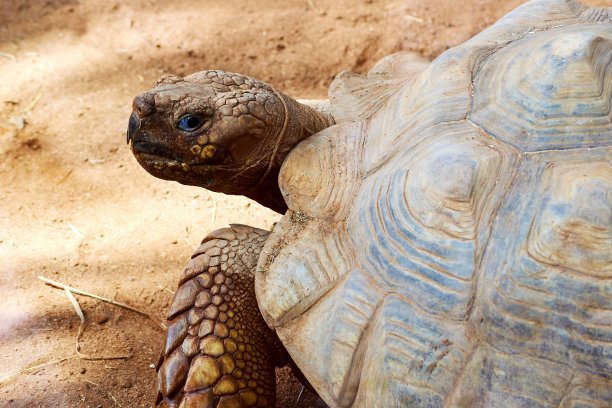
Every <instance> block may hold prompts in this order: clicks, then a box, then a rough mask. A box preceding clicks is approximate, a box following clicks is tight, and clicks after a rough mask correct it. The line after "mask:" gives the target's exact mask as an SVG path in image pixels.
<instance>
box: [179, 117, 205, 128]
mask: <svg viewBox="0 0 612 408" xmlns="http://www.w3.org/2000/svg"><path fill="white" fill-rule="evenodd" d="M200 126H202V118H200V117H199V116H195V115H185V116H183V117H182V118H181V119H180V120H179V122H178V124H177V125H176V127H178V128H179V129H181V130H186V131H187V132H191V131H194V130H196V129H197V128H199V127H200Z"/></svg>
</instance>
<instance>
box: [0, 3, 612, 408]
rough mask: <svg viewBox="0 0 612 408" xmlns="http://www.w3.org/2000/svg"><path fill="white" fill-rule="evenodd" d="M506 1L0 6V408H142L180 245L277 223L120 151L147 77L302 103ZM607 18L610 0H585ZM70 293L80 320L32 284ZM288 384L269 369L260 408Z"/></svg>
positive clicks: (462, 30) (434, 51)
mask: <svg viewBox="0 0 612 408" xmlns="http://www.w3.org/2000/svg"><path fill="white" fill-rule="evenodd" d="M522 2H523V1H522V0H439V1H436V2H430V1H424V0H420V1H417V0H404V1H393V0H381V1H372V0H369V1H357V0H338V1H334V2H324V1H322V0H278V1H277V0H260V1H258V2H245V1H239V0H224V1H222V2H219V1H212V0H210V1H205V0H202V1H198V0H179V1H161V0H157V1H155V0H132V1H130V2H119V1H106V0H104V1H93V0H82V1H75V0H48V1H47V0H31V1H18V0H2V1H1V2H0V157H1V159H0V406H2V407H150V406H152V402H153V399H154V396H155V377H156V376H155V370H154V369H153V368H152V364H153V363H155V362H156V360H157V356H158V350H159V349H160V345H161V343H162V340H163V332H162V331H161V330H159V329H158V328H157V326H156V324H155V323H154V322H153V321H163V320H164V316H165V315H166V312H167V309H168V305H169V302H170V300H171V298H172V293H171V291H172V290H174V289H175V287H176V281H177V278H178V276H179V274H180V272H181V270H182V267H183V266H184V265H185V264H186V263H187V261H188V259H189V256H190V254H191V252H192V251H193V250H194V247H195V246H196V245H197V244H198V243H199V241H200V239H201V238H202V237H203V236H205V235H206V233H207V232H209V231H211V230H214V229H216V228H220V227H224V226H226V225H227V224H228V223H230V222H232V223H244V224H249V225H254V226H258V227H262V228H269V227H270V226H271V224H272V223H273V222H274V221H275V220H277V219H278V217H279V215H278V214H275V213H273V212H271V211H269V210H267V209H265V208H262V207H261V206H259V205H258V204H256V203H253V202H251V201H249V200H247V199H244V198H240V197H230V196H224V195H221V194H211V193H208V192H207V191H204V190H201V189H198V188H194V187H186V186H181V185H178V184H176V183H171V182H165V181H162V180H157V179H154V178H152V177H151V176H149V175H148V174H147V173H145V171H144V170H142V169H141V168H140V167H139V166H138V165H137V163H136V161H135V160H134V159H133V157H132V156H131V153H130V152H129V149H128V148H127V146H126V145H125V130H126V126H127V120H128V117H129V114H130V112H131V102H132V99H133V97H134V96H135V95H137V94H138V93H140V92H142V91H144V90H146V89H148V88H150V87H151V86H152V85H153V84H154V83H155V81H156V79H157V78H158V77H159V76H160V75H161V74H162V73H166V72H168V73H173V74H178V75H182V74H188V73H191V72H194V71H198V70H202V69H224V70H228V71H237V72H242V73H245V74H248V75H251V76H253V77H256V78H258V79H262V80H264V81H267V82H269V83H271V84H273V85H274V86H277V87H278V88H280V89H282V90H284V91H286V92H287V93H288V94H290V95H293V96H296V97H301V98H321V97H325V95H326V91H327V88H328V86H329V84H330V82H331V80H332V79H333V77H334V75H335V74H336V73H338V72H340V71H342V70H345V69H350V70H354V71H356V72H360V73H364V72H366V71H367V69H368V68H369V67H371V66H372V65H373V64H374V63H375V62H376V61H377V60H378V59H379V58H380V57H383V56H384V55H386V54H389V53H392V52H396V51H399V50H411V51H417V52H419V53H421V54H423V55H425V56H427V57H428V58H434V57H435V56H437V55H438V54H440V53H441V52H443V51H444V50H446V49H447V48H449V47H451V46H453V45H456V44H458V43H461V42H463V41H464V40H466V39H468V38H469V37H471V36H472V35H474V34H476V33H478V32H479V31H481V30H482V29H484V28H486V27H487V26H489V25H490V24H492V23H493V22H494V21H495V20H496V19H498V18H499V17H501V16H502V15H504V14H505V13H506V12H508V11H509V10H511V9H512V8H514V7H516V6H517V5H519V4H520V3H522ZM588 3H589V4H591V5H608V6H612V0H590V1H589V2H588ZM39 275H42V276H44V277H47V278H50V279H53V280H57V281H60V282H63V283H66V284H69V285H71V286H73V287H76V288H80V289H82V290H85V291H89V292H92V293H95V294H97V295H100V296H104V297H106V298H109V299H114V300H116V301H120V302H124V303H127V304H129V305H131V306H133V307H135V308H138V309H141V310H143V311H145V312H146V313H149V314H150V315H151V317H152V319H151V320H150V319H147V318H146V317H143V316H140V315H138V314H136V313H133V312H130V311H128V310H125V309H122V308H118V307H116V306H113V305H110V304H108V303H105V302H102V301H99V300H95V299H91V298H88V297H84V296H79V295H77V300H78V302H79V304H80V307H81V308H82V310H83V311H84V313H85V319H86V326H85V328H84V333H83V336H82V339H81V352H82V353H83V354H86V355H87V356H90V357H95V358H100V357H105V358H110V357H122V356H123V357H126V358H123V359H113V358H111V359H106V360H85V359H82V358H80V357H78V356H77V355H76V353H75V338H76V334H77V331H78V328H79V317H78V315H77V314H76V313H75V309H74V308H73V306H72V304H71V303H70V300H69V299H68V297H67V296H66V294H65V293H64V292H63V291H62V290H60V289H55V288H52V287H50V286H48V285H45V284H44V283H43V282H42V281H41V280H39V279H37V276H39ZM300 389H301V386H300V385H299V384H298V383H297V382H296V380H295V379H294V378H293V377H292V376H291V374H290V372H289V371H288V370H281V371H280V379H279V401H278V403H277V406H280V407H291V406H309V405H310V404H311V403H312V401H313V398H312V396H310V397H309V398H303V399H302V400H301V401H300V403H299V404H295V400H296V398H297V394H298V393H299V391H300Z"/></svg>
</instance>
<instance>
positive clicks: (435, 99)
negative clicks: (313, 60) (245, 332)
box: [256, 0, 612, 407]
mask: <svg viewBox="0 0 612 408" xmlns="http://www.w3.org/2000/svg"><path fill="white" fill-rule="evenodd" d="M398 61H400V63H399V65H400V68H398V67H397V65H398ZM402 61H404V62H402ZM405 61H407V60H403V59H402V58H400V57H393V58H391V59H390V60H387V62H383V63H381V64H379V66H378V68H377V69H378V71H376V72H372V73H370V75H368V77H356V76H355V75H354V74H353V75H350V74H344V75H340V76H339V77H338V79H337V82H336V83H335V84H334V85H333V86H332V91H331V100H332V104H333V105H334V106H335V109H336V111H337V114H335V117H336V118H339V119H340V121H342V120H343V119H344V121H343V122H342V123H340V124H338V125H335V126H333V127H331V128H328V129H326V130H324V131H322V132H320V133H318V134H316V135H313V136H312V137H310V138H309V139H307V140H305V141H304V142H302V143H301V144H300V145H298V146H297V147H296V148H295V149H294V150H293V151H292V152H291V153H290V154H289V156H288V157H287V160H286V161H285V163H284V165H283V168H282V170H281V174H280V176H279V182H280V187H281V191H282V192H283V194H284V195H285V198H286V201H287V203H288V206H289V209H290V211H289V212H288V213H287V214H286V215H285V216H284V217H283V219H282V220H281V222H280V223H279V224H278V225H277V226H276V228H275V230H274V232H273V233H272V236H271V237H270V238H269V240H268V242H267V243H266V246H265V247H264V250H263V253H262V255H263V256H261V257H260V260H259V264H258V268H257V269H258V275H257V279H256V291H257V297H258V302H259V305H260V308H261V309H262V313H263V315H264V318H265V319H266V322H267V323H268V324H269V325H270V326H271V327H273V328H274V329H275V330H276V332H277V333H278V335H279V337H280V339H281V340H282V341H283V344H284V345H285V346H286V348H287V350H288V351H289V353H290V354H291V356H292V358H293V359H294V360H295V362H296V363H297V365H298V366H299V367H300V368H301V370H302V371H303V373H304V374H305V376H306V377H307V378H308V380H309V381H310V382H311V383H312V384H313V386H314V387H315V388H316V389H317V391H318V392H319V393H320V395H321V396H322V397H323V399H324V400H325V401H326V402H327V403H328V404H329V405H330V406H333V407H335V406H342V407H344V406H351V405H353V406H364V407H377V406H380V407H391V406H424V407H442V406H446V407H450V406H452V407H456V406H465V407H475V406H504V407H515V406H516V407H518V406H530V407H540V406H541V407H549V406H564V407H565V406H567V407H569V406H586V405H588V406H609V404H610V401H612V124H611V105H612V8H594V7H591V8H589V7H586V6H584V5H582V4H580V3H577V2H575V1H573V0H537V1H532V2H529V3H527V4H525V5H523V6H522V7H520V8H518V9H516V10H515V11H513V12H512V13H510V14H509V15H507V16H506V17H504V18H503V19H502V20H500V21H499V22H497V23H496V24H495V25H494V26H492V27H491V28H489V29H488V30H486V31H484V32H483V33H481V34H479V35H477V36H476V37H474V38H472V39H471V40H469V41H468V42H466V43H465V44H463V45H461V46H459V47H456V48H453V49H450V50H448V51H447V52H445V53H444V54H442V55H441V56H440V57H439V58H437V59H436V60H435V61H433V62H432V63H431V64H430V65H429V66H427V67H426V68H425V69H424V70H423V69H416V70H415V69H412V68H413V67H412V66H411V67H409V68H408V69H407V70H404V69H401V65H402V64H404V63H406V62H405ZM417 65H418V64H417ZM381 70H382V73H381ZM356 83H360V84H362V85H363V84H366V83H369V84H370V87H369V88H367V87H364V86H362V85H360V86H354V85H355V84H356ZM351 98H352V99H351ZM354 101H358V102H360V103H353V102H354ZM355 118H357V120H355ZM351 119H352V120H351Z"/></svg>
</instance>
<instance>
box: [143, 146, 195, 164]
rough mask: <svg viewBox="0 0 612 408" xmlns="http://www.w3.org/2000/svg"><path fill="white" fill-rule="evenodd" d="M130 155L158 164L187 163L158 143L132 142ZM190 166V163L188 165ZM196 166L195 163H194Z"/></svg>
mask: <svg viewBox="0 0 612 408" xmlns="http://www.w3.org/2000/svg"><path fill="white" fill-rule="evenodd" d="M132 153H134V155H135V156H140V157H142V158H143V159H145V160H150V161H160V162H179V163H186V162H187V161H185V160H184V158H183V157H182V156H181V155H180V154H178V153H177V152H175V151H173V150H172V149H169V148H167V147H166V146H163V145H161V144H158V143H151V142H144V141H143V142H133V143H132ZM189 164H191V163H189ZM196 164H197V163H196Z"/></svg>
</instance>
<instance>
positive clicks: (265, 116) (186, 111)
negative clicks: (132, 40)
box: [127, 71, 299, 212]
mask: <svg viewBox="0 0 612 408" xmlns="http://www.w3.org/2000/svg"><path fill="white" fill-rule="evenodd" d="M285 98H288V97H286V96H285V95H282V94H281V93H280V92H279V91H276V90H275V89H273V88H272V87H270V86H269V85H267V84H265V83H263V82H260V81H257V80H255V79H252V78H249V77H247V76H244V75H240V74H233V73H228V72H224V71H202V72H198V73H195V74H192V75H189V76H187V77H185V78H180V77H177V76H172V75H166V76H164V77H162V78H161V79H160V80H159V81H158V82H157V84H156V86H155V87H154V88H153V89H152V90H150V91H147V92H144V93H142V94H140V95H138V96H137V97H136V98H135V99H134V103H133V112H132V114H131V116H130V119H129V125H128V131H127V143H128V144H129V145H130V146H131V149H132V152H133V154H134V156H135V157H136V160H137V161H138V163H140V165H141V166H142V167H144V168H145V170H147V171H148V172H149V173H151V174H152V175H154V176H156V177H159V178H161V179H164V180H174V181H177V182H179V183H182V184H188V185H194V186H200V187H204V188H206V189H209V190H212V191H217V192H222V193H226V194H242V195H245V196H247V197H249V198H252V199H254V200H255V201H258V202H259V203H261V204H263V205H264V206H267V207H269V208H271V209H273V210H275V211H279V212H284V211H285V209H286V204H285V202H284V201H283V199H282V196H281V195H280V191H279V189H278V183H277V177H278V170H279V168H280V165H281V164H282V161H283V159H284V155H286V153H287V152H288V151H289V150H291V148H293V146H294V145H295V144H296V143H297V142H298V141H299V140H298V141H293V140H291V138H286V137H284V133H286V130H287V129H286V128H287V126H286V125H287V124H286V117H287V114H286V112H287V107H286V103H287V102H286V101H285V100H284V99H285Z"/></svg>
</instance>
